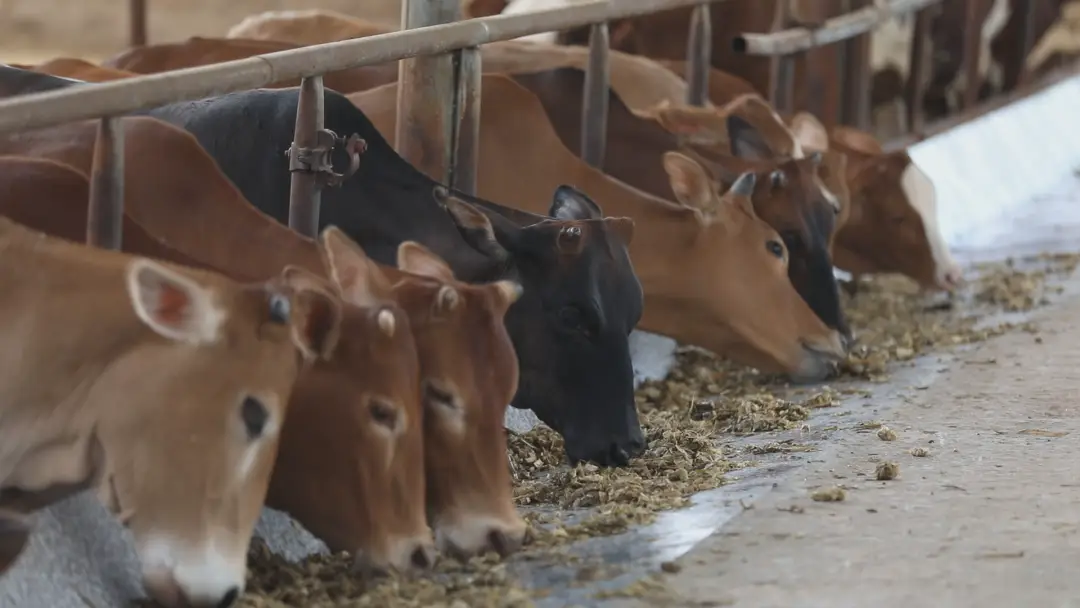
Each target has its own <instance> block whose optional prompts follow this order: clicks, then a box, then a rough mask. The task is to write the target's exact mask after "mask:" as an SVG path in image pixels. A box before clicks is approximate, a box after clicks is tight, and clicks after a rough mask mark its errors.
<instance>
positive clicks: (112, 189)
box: [86, 116, 124, 250]
mask: <svg viewBox="0 0 1080 608" xmlns="http://www.w3.org/2000/svg"><path fill="white" fill-rule="evenodd" d="M123 219H124V123H122V122H121V121H120V119H119V118H114V117H109V116H106V117H104V118H102V119H101V120H99V121H98V129H97V140H96V141H95V142H94V161H93V164H92V165H91V168H90V207H89V208H88V209H87V213H86V244H87V245H90V246H92V247H100V248H102V249H115V250H119V249H120V245H121V244H122V242H123V234H122V231H123V226H124V222H123Z"/></svg>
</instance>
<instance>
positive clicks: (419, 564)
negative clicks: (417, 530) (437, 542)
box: [409, 547, 433, 570]
mask: <svg viewBox="0 0 1080 608" xmlns="http://www.w3.org/2000/svg"><path fill="white" fill-rule="evenodd" d="M409 559H410V561H412V565H413V567H415V568H417V569H419V570H427V569H428V568H430V567H431V566H432V565H433V564H432V559H431V556H430V555H428V552H427V551H426V550H425V549H424V547H417V548H416V550H415V551H413V552H412V557H410V558H409Z"/></svg>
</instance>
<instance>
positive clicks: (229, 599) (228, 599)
mask: <svg viewBox="0 0 1080 608" xmlns="http://www.w3.org/2000/svg"><path fill="white" fill-rule="evenodd" d="M238 597H240V589H239V588H237V587H233V588H231V589H229V590H228V591H227V592H225V597H223V598H221V601H220V602H218V605H217V608H229V606H232V605H233V602H235V601H236V598H238Z"/></svg>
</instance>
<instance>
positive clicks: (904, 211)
mask: <svg viewBox="0 0 1080 608" xmlns="http://www.w3.org/2000/svg"><path fill="white" fill-rule="evenodd" d="M828 145H829V146H830V147H831V148H833V149H835V150H838V151H841V152H843V153H844V154H845V155H846V156H847V157H848V163H847V182H848V189H849V192H850V197H851V212H850V215H849V217H848V219H847V222H846V223H845V225H844V227H843V229H842V230H840V232H839V233H838V234H837V236H836V242H835V243H834V245H833V255H834V257H835V259H836V265H837V267H839V268H841V269H843V270H846V271H848V272H851V273H852V274H854V275H860V274H871V273H879V272H900V273H903V274H905V275H907V276H909V277H911V278H912V279H915V280H916V281H918V283H919V284H920V285H922V286H923V287H925V288H930V289H945V290H953V289H955V288H956V287H957V286H958V285H959V284H960V282H961V280H962V271H961V269H960V266H959V265H958V264H957V263H956V261H955V260H954V259H953V257H952V254H951V253H950V252H949V247H948V245H947V244H946V243H945V239H944V237H942V235H941V231H940V229H939V228H938V224H937V200H936V196H935V192H934V184H933V182H931V181H930V179H929V177H927V175H926V174H925V173H924V172H923V171H922V169H920V168H919V167H918V165H916V164H915V163H913V162H912V161H911V157H910V156H909V155H908V153H907V152H906V151H905V150H897V151H894V152H888V153H886V152H885V151H884V150H883V149H882V148H881V144H879V143H878V141H877V140H876V139H874V137H873V136H872V135H870V134H868V133H864V132H862V131H859V130H857V129H853V128H851V127H840V126H837V127H833V128H832V129H830V132H829V141H828Z"/></svg>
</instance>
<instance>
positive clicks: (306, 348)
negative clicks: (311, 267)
mask: <svg viewBox="0 0 1080 608" xmlns="http://www.w3.org/2000/svg"><path fill="white" fill-rule="evenodd" d="M282 276H283V277H284V279H285V283H286V284H287V285H289V286H290V287H292V288H293V289H294V290H295V292H296V304H297V311H296V315H295V316H294V318H293V320H292V340H293V343H294V344H295V345H296V347H297V348H298V349H300V352H301V354H303V355H304V358H305V359H306V360H308V361H314V360H316V359H324V360H329V359H330V358H331V357H332V355H333V353H334V350H335V349H336V348H337V344H338V340H339V339H340V338H341V319H342V315H343V312H342V305H341V300H340V298H338V296H337V294H336V293H335V291H336V290H335V287H336V286H335V285H333V284H331V283H330V282H328V281H326V280H325V279H323V278H322V277H319V276H317V275H315V274H313V273H311V272H309V271H307V270H304V269H303V268H300V267H299V266H292V265H290V266H286V267H285V269H284V270H283V271H282Z"/></svg>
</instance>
